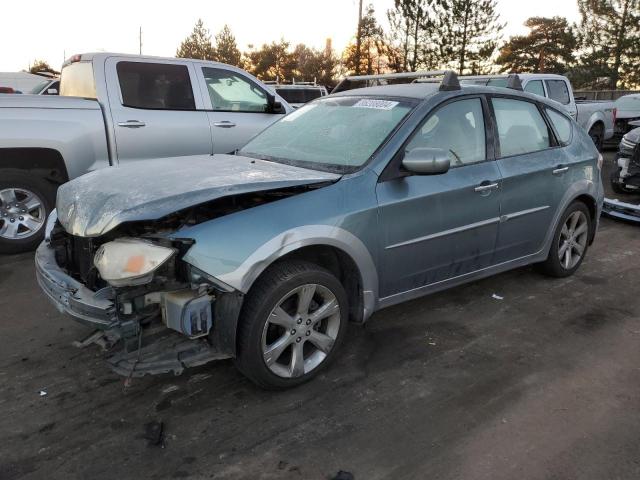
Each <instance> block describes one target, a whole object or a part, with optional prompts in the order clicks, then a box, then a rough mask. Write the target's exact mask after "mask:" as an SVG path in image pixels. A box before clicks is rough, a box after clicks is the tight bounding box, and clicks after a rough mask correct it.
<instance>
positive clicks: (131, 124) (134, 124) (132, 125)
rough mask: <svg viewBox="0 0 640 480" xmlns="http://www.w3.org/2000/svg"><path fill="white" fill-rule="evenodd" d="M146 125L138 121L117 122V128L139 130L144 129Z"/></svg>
mask: <svg viewBox="0 0 640 480" xmlns="http://www.w3.org/2000/svg"><path fill="white" fill-rule="evenodd" d="M145 125H146V123H144V122H141V121H140V120H127V121H126V122H118V126H119V127H125V128H140V127H144V126H145Z"/></svg>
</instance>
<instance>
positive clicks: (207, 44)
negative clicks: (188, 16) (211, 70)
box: [176, 19, 215, 60]
mask: <svg viewBox="0 0 640 480" xmlns="http://www.w3.org/2000/svg"><path fill="white" fill-rule="evenodd" d="M176 57H179V58H197V59H200V60H214V59H215V51H214V49H213V45H211V35H210V33H209V30H208V29H207V28H205V26H204V23H203V21H202V19H198V21H197V22H196V25H195V26H194V27H193V32H191V35H189V36H188V37H187V38H185V39H184V41H183V42H182V43H181V44H180V47H179V48H178V50H177V51H176Z"/></svg>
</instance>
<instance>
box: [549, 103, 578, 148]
mask: <svg viewBox="0 0 640 480" xmlns="http://www.w3.org/2000/svg"><path fill="white" fill-rule="evenodd" d="M546 111H547V115H549V119H550V120H551V123H553V126H554V128H555V129H556V132H557V133H558V140H560V143H562V144H563V145H567V144H568V143H569V142H570V141H571V130H572V129H571V120H569V118H568V117H567V116H566V115H563V114H562V113H559V112H556V111H555V110H552V109H550V108H547V109H546Z"/></svg>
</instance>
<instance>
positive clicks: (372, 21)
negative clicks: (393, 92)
mask: <svg viewBox="0 0 640 480" xmlns="http://www.w3.org/2000/svg"><path fill="white" fill-rule="evenodd" d="M359 32H360V42H359V46H360V49H359V51H358V41H357V40H358V39H357V38H356V41H355V42H352V43H351V44H349V45H348V46H347V48H346V49H345V51H344V52H343V63H344V66H345V67H346V69H347V70H348V71H350V72H352V73H355V74H356V75H357V74H363V75H373V74H375V73H382V72H386V71H388V70H389V61H388V57H387V49H388V45H387V42H386V40H385V38H384V32H383V30H382V27H381V26H380V25H379V24H378V21H377V20H376V16H375V10H374V9H373V5H369V6H368V7H367V11H366V14H365V15H364V16H363V17H362V21H361V22H360V28H359Z"/></svg>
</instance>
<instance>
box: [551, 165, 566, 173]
mask: <svg viewBox="0 0 640 480" xmlns="http://www.w3.org/2000/svg"><path fill="white" fill-rule="evenodd" d="M567 170H569V167H563V166H562V165H558V168H556V169H554V170H553V171H552V172H551V173H553V174H554V175H562V174H563V173H565V172H566V171H567Z"/></svg>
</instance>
